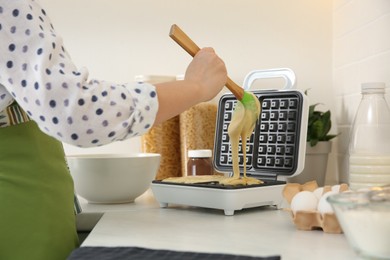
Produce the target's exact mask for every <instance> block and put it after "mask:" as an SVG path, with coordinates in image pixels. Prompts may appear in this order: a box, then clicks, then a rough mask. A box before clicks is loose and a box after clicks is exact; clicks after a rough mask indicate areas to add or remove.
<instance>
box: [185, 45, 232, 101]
mask: <svg viewBox="0 0 390 260" xmlns="http://www.w3.org/2000/svg"><path fill="white" fill-rule="evenodd" d="M184 79H185V80H188V81H192V82H194V83H195V84H197V85H199V95H200V98H201V100H203V101H208V100H210V99H212V98H213V97H215V96H216V95H217V94H218V93H219V92H220V91H221V89H222V88H223V86H224V85H225V83H226V80H227V72H226V67H225V63H224V62H223V61H222V60H221V59H220V58H219V57H218V56H217V54H215V51H214V49H213V48H210V47H207V48H203V49H201V50H200V51H199V52H198V53H197V54H196V55H195V57H194V59H193V60H192V62H191V63H190V64H189V66H188V68H187V71H186V74H185V78H184Z"/></svg>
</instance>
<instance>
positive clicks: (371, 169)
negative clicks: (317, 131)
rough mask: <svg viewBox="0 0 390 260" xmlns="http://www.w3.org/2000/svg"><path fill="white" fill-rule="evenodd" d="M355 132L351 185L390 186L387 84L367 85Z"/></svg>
mask: <svg viewBox="0 0 390 260" xmlns="http://www.w3.org/2000/svg"><path fill="white" fill-rule="evenodd" d="M361 89H362V99H361V101H360V104H359V107H358V110H357V113H356V116H355V119H354V123H353V126H352V130H351V139H350V144H349V185H350V188H351V189H352V190H358V189H362V188H370V187H375V186H382V185H385V184H389V183H390V110H389V106H388V104H387V102H386V100H385V97H384V94H385V84H384V83H382V82H372V83H364V84H362V86H361Z"/></svg>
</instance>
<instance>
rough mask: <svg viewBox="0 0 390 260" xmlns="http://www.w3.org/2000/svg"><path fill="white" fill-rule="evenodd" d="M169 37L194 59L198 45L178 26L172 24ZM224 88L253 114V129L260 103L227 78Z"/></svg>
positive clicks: (258, 113)
mask: <svg viewBox="0 0 390 260" xmlns="http://www.w3.org/2000/svg"><path fill="white" fill-rule="evenodd" d="M169 36H170V37H171V38H172V39H173V40H174V41H175V42H176V43H177V44H179V45H180V46H181V47H182V48H183V49H184V50H185V51H187V52H188V53H189V54H190V55H191V56H192V57H194V56H195V55H196V54H197V53H198V51H199V50H200V48H199V47H198V45H197V44H196V43H195V42H194V41H193V40H191V38H190V37H188V35H187V34H186V33H184V32H183V30H181V29H180V27H179V26H177V25H176V24H173V25H172V26H171V30H170V32H169ZM226 87H227V88H228V89H229V90H230V91H231V92H232V93H233V95H234V96H235V97H236V98H237V99H238V100H239V101H240V102H241V103H242V104H243V105H244V107H245V110H249V111H251V112H253V113H254V116H253V124H252V125H251V129H253V126H254V124H255V123H256V120H257V119H258V118H259V115H260V102H259V100H258V99H257V98H256V96H254V95H253V94H251V93H249V92H246V91H245V90H244V89H243V88H241V87H240V86H239V85H237V84H236V83H235V82H234V81H233V80H231V79H230V78H229V77H228V78H227V81H226Z"/></svg>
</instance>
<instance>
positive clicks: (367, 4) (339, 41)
mask: <svg viewBox="0 0 390 260" xmlns="http://www.w3.org/2000/svg"><path fill="white" fill-rule="evenodd" d="M333 8H334V9H333V88H334V93H335V95H336V102H335V108H334V111H335V117H336V124H337V129H338V132H340V133H341V135H340V136H339V138H337V141H336V143H337V149H336V153H337V155H336V158H337V172H338V177H339V178H338V180H339V181H344V180H345V176H346V172H347V156H346V154H347V149H348V144H349V131H350V127H351V124H352V122H353V118H354V115H355V113H356V110H357V107H358V105H359V101H360V98H361V96H360V85H361V83H363V82H369V81H382V82H385V83H386V87H387V92H388V94H387V100H388V101H389V102H390V1H389V0H334V1H333ZM335 177H336V178H337V176H335Z"/></svg>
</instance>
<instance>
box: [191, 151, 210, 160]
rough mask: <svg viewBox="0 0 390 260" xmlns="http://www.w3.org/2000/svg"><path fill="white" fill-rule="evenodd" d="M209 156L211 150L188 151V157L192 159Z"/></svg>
mask: <svg viewBox="0 0 390 260" xmlns="http://www.w3.org/2000/svg"><path fill="white" fill-rule="evenodd" d="M211 154H212V152H211V150H188V157H192V158H209V157H211Z"/></svg>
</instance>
